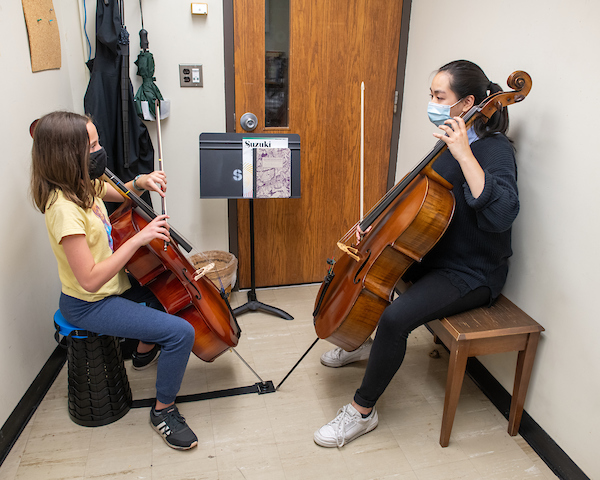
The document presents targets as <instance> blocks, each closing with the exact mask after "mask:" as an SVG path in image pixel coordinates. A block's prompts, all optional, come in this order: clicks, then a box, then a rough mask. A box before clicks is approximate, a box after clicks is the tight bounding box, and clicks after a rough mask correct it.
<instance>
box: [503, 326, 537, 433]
mask: <svg viewBox="0 0 600 480" xmlns="http://www.w3.org/2000/svg"><path fill="white" fill-rule="evenodd" d="M539 339H540V333H539V332H534V333H530V334H529V338H528V339H527V346H526V347H525V350H521V351H520V352H519V356H518V357H517V370H516V372H515V385H514V387H513V395H512V401H511V403H510V414H509V416H508V434H509V435H513V436H514V435H516V434H517V433H519V426H520V425H521V417H522V416H523V405H524V404H525V396H526V395H527V388H528V387H529V379H530V378H531V370H532V368H533V361H534V359H535V352H536V350H537V345H538V341H539Z"/></svg>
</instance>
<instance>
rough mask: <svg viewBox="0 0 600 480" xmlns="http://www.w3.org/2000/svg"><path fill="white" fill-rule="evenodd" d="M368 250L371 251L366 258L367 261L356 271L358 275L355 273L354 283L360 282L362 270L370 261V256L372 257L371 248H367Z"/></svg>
mask: <svg viewBox="0 0 600 480" xmlns="http://www.w3.org/2000/svg"><path fill="white" fill-rule="evenodd" d="M367 252H368V253H369V254H368V255H367V258H365V261H364V262H363V263H362V265H361V266H360V267H359V269H358V270H357V271H356V275H354V280H353V282H354V284H355V285H356V284H358V282H360V280H359V279H358V276H359V275H360V272H361V270H362V269H363V268H365V265H366V264H367V262H368V261H369V258H371V250H367Z"/></svg>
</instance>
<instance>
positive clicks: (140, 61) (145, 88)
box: [134, 29, 167, 120]
mask: <svg viewBox="0 0 600 480" xmlns="http://www.w3.org/2000/svg"><path fill="white" fill-rule="evenodd" d="M140 44H141V46H142V51H141V52H140V54H139V55H138V58H137V60H136V61H135V64H136V65H137V67H138V71H137V74H138V75H139V76H140V77H142V85H141V86H140V88H139V89H138V91H137V93H136V94H135V97H134V100H135V109H136V111H137V114H138V116H139V117H140V118H142V119H144V120H154V104H155V100H163V96H162V95H161V93H160V90H159V89H158V87H157V86H156V84H155V83H154V82H155V81H156V78H155V77H154V56H153V55H152V53H150V52H149V51H148V32H146V30H144V29H142V30H140ZM142 102H148V103H145V104H143V103H142ZM162 110H163V109H162V102H161V118H164V116H165V113H167V112H163V111H162Z"/></svg>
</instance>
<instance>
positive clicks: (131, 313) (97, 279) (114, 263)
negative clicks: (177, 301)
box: [31, 112, 198, 450]
mask: <svg viewBox="0 0 600 480" xmlns="http://www.w3.org/2000/svg"><path fill="white" fill-rule="evenodd" d="M105 167H106V151H105V150H104V148H102V147H101V145H100V142H99V139H98V132H97V130H96V127H95V126H94V124H93V123H92V122H91V121H90V119H89V118H87V117H84V116H81V115H77V114H75V113H70V112H54V113H50V114H48V115H46V116H44V117H42V118H41V119H40V120H39V121H38V122H37V124H36V125H35V130H34V132H33V149H32V169H31V194H32V196H33V199H34V202H35V205H36V206H37V208H38V209H39V210H40V211H41V212H42V213H43V214H44V216H45V219H46V227H47V229H48V238H49V240H50V245H51V247H52V251H53V252H54V255H55V256H56V260H57V263H58V273H59V277H60V280H61V283H62V293H61V297H60V302H59V305H60V310H61V313H62V314H63V316H64V317H65V319H66V320H67V321H69V322H70V323H72V324H73V325H75V326H76V327H78V328H82V329H85V330H89V331H92V332H97V333H102V334H104V335H110V336H115V337H124V338H138V339H140V340H141V342H140V345H139V346H138V348H137V352H136V353H135V354H134V358H133V362H134V366H135V367H136V368H144V367H146V366H148V365H150V364H151V363H152V362H153V361H154V360H156V358H157V356H158V347H157V345H160V346H161V347H162V353H161V355H160V357H158V366H157V374H156V403H155V405H154V407H153V408H152V409H151V411H150V423H151V425H152V427H153V428H154V429H155V430H156V431H157V432H158V433H159V434H160V435H161V436H162V437H163V439H164V440H165V442H166V443H167V444H168V445H169V446H170V447H173V448H176V449H181V450H185V449H189V448H192V447H194V446H196V445H197V443H198V439H197V438H196V435H194V432H192V430H191V429H190V428H189V427H188V426H187V424H186V422H185V419H184V418H183V417H182V416H181V415H180V414H179V412H178V410H177V407H176V406H175V404H174V403H175V397H176V395H177V392H178V391H179V388H180V386H181V380H182V378H183V374H184V372H185V368H186V366H187V362H188V359H189V355H190V352H191V349H192V346H193V343H194V335H195V332H194V328H193V327H192V326H191V325H190V324H189V323H188V322H187V321H185V320H183V319H181V318H179V317H175V316H173V315H169V314H167V313H165V312H164V311H160V310H157V309H154V308H149V307H147V306H144V305H141V304H139V303H136V302H145V303H146V304H149V305H153V304H154V305H160V304H158V301H157V300H156V298H155V297H154V296H153V295H152V294H151V292H150V291H149V290H148V289H145V288H144V287H141V286H139V285H137V286H134V287H131V284H130V283H129V280H128V277H127V275H126V273H125V270H124V267H125V264H126V263H127V262H128V261H129V259H130V258H131V257H132V256H133V254H134V253H135V252H136V251H137V250H138V249H139V248H140V247H141V246H143V245H146V244H148V243H149V242H150V241H152V240H154V239H159V240H162V241H169V240H170V236H169V227H168V225H167V218H168V217H167V216H166V215H159V216H157V217H156V218H155V219H154V220H152V221H151V222H150V223H149V224H148V225H147V226H146V227H145V228H143V229H142V230H141V231H140V232H138V233H137V234H135V235H134V236H133V237H132V238H130V239H129V240H127V241H126V242H125V243H124V244H123V245H122V246H121V247H120V248H119V249H118V250H117V251H115V252H113V250H112V247H113V245H112V237H111V224H110V220H109V218H108V213H107V211H106V207H105V205H104V202H103V199H105V200H107V201H111V202H120V201H123V197H122V196H121V195H120V194H119V193H118V192H117V191H116V190H115V189H114V188H113V187H112V186H110V185H108V184H106V183H105V182H103V181H101V180H99V178H100V177H101V176H102V174H103V173H104V168H105ZM166 186H167V181H166V176H165V175H164V173H163V172H152V173H149V174H147V175H138V176H137V177H136V178H135V180H133V181H132V182H129V183H127V184H126V187H127V188H129V189H131V190H133V191H134V192H137V193H138V194H141V193H142V191H143V190H152V191H156V192H158V193H159V194H160V195H162V196H164V195H165V194H164V191H165V190H166ZM159 308H160V307H159Z"/></svg>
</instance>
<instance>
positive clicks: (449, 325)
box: [427, 295, 544, 447]
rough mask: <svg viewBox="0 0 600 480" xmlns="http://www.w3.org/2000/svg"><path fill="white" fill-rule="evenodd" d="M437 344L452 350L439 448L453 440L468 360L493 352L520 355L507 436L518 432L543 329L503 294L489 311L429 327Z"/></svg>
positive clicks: (476, 312) (438, 321)
mask: <svg viewBox="0 0 600 480" xmlns="http://www.w3.org/2000/svg"><path fill="white" fill-rule="evenodd" d="M427 326H428V327H429V329H430V330H431V331H432V332H433V334H434V340H435V341H436V343H443V344H444V345H445V346H446V347H447V348H448V350H449V351H450V363H449V366H448V378H447V380H446V397H445V400H444V414H443V417H442V431H441V434H440V445H441V446H442V447H447V446H448V442H449V441H450V433H451V431H452V424H453V423H454V415H455V414H456V407H457V406H458V398H459V397H460V390H461V387H462V383H463V379H464V376H465V369H466V366H467V359H468V358H469V357H474V356H478V355H488V354H491V353H504V352H515V351H516V352H519V355H518V358H517V370H516V373H515V383H514V388H513V395H512V401H511V404H510V415H509V419H508V433H509V434H510V435H516V434H517V433H518V432H519V425H520V423H521V416H522V415H523V405H524V403H525V396H526V395H527V387H528V386H529V379H530V377H531V370H532V367H533V361H534V359H535V351H536V349H537V345H538V340H539V338H540V333H541V332H542V331H544V328H543V327H542V326H541V325H540V324H539V323H537V322H536V321H535V320H533V319H532V318H531V317H530V316H529V315H527V314H526V313H525V312H523V311H522V310H521V309H520V308H519V307H517V306H516V305H515V304H514V303H512V302H511V301H510V300H508V299H507V298H506V297H504V296H503V295H500V297H499V298H498V300H497V301H496V302H495V303H494V305H492V306H491V307H490V308H488V307H482V308H476V309H474V310H469V311H467V312H463V313H460V314H458V315H453V316H451V317H447V318H443V319H441V320H434V321H432V322H429V323H428V324H427Z"/></svg>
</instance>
